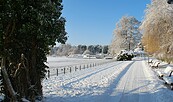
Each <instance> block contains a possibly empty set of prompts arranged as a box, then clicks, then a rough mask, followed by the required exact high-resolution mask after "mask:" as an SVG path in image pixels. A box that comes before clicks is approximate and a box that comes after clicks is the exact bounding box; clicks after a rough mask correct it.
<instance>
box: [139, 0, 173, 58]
mask: <svg viewBox="0 0 173 102" xmlns="http://www.w3.org/2000/svg"><path fill="white" fill-rule="evenodd" d="M172 18H173V5H170V4H168V3H167V2H166V0H152V2H151V4H150V5H148V6H147V9H146V11H145V18H144V20H143V23H142V25H141V27H140V28H141V29H142V32H143V33H144V35H143V44H144V46H145V48H146V51H147V52H149V53H151V54H155V55H157V57H161V58H162V59H167V60H170V59H172V58H173V56H172V52H173V19H172ZM153 47H155V48H156V49H155V50H153Z"/></svg>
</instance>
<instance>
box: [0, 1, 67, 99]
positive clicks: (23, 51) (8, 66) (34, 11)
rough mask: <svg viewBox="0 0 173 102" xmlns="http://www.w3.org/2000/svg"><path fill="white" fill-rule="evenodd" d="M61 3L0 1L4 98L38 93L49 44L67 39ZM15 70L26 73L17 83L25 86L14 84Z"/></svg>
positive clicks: (0, 41)
mask: <svg viewBox="0 0 173 102" xmlns="http://www.w3.org/2000/svg"><path fill="white" fill-rule="evenodd" d="M61 3H62V0H41V1H40V0H1V1H0V9H1V11H0V56H1V57H2V62H3V63H2V64H1V68H2V75H3V77H4V88H5V90H6V91H5V96H6V101H16V100H20V99H21V98H22V97H23V98H26V99H28V100H30V101H34V100H35V98H36V96H42V85H41V80H42V79H43V78H44V77H45V72H46V68H48V67H47V66H46V65H45V64H44V62H46V60H47V59H46V54H48V52H49V46H50V45H52V46H53V45H55V41H57V42H61V43H65V41H66V40H67V37H66V32H65V22H66V21H65V19H64V18H62V17H61V11H62V9H63V6H62V4H61ZM21 69H25V70H21ZM6 72H7V73H6ZM18 73H26V74H25V76H26V77H25V79H26V80H23V81H21V82H20V84H23V85H24V84H25V85H26V86H25V88H24V87H23V86H22V88H23V89H22V90H20V91H19V86H17V84H15V83H17V82H18V81H17V79H18V77H23V76H22V75H23V74H18ZM8 79H9V80H8ZM7 80H8V81H7ZM26 81H27V82H26ZM9 86H11V87H9ZM14 91H15V92H17V95H16V94H15V93H14ZM8 98H9V99H8Z"/></svg>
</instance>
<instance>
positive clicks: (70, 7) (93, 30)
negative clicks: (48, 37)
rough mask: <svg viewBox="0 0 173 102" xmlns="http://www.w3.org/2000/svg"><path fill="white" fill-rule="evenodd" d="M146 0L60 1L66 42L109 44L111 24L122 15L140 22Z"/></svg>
mask: <svg viewBox="0 0 173 102" xmlns="http://www.w3.org/2000/svg"><path fill="white" fill-rule="evenodd" d="M150 2H151V1H150V0H63V6H64V9H63V11H62V16H63V17H65V18H66V20H67V22H66V31H67V33H68V36H69V37H68V40H67V43H69V44H71V45H79V44H81V45H97V44H99V45H109V44H110V43H111V40H112V37H113V30H114V29H115V24H116V23H117V22H118V21H119V20H120V19H121V17H122V16H126V15H128V16H134V17H135V18H136V19H138V20H139V21H141V20H142V19H143V17H144V10H145V9H146V4H150Z"/></svg>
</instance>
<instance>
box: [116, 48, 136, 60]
mask: <svg viewBox="0 0 173 102" xmlns="http://www.w3.org/2000/svg"><path fill="white" fill-rule="evenodd" d="M133 57H134V53H133V51H126V50H122V51H121V52H120V54H118V56H117V61H127V60H132V58H133Z"/></svg>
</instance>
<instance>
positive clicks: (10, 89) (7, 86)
mask: <svg viewBox="0 0 173 102" xmlns="http://www.w3.org/2000/svg"><path fill="white" fill-rule="evenodd" d="M5 61H6V58H5V57H3V58H2V62H1V70H2V76H3V79H4V83H5V84H4V88H5V90H8V91H7V92H8V93H9V95H8V94H7V96H10V97H11V98H12V99H11V100H10V101H11V102H17V98H16V93H15V91H14V89H13V87H12V84H11V81H10V79H9V77H8V74H7V71H6V68H5Z"/></svg>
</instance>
